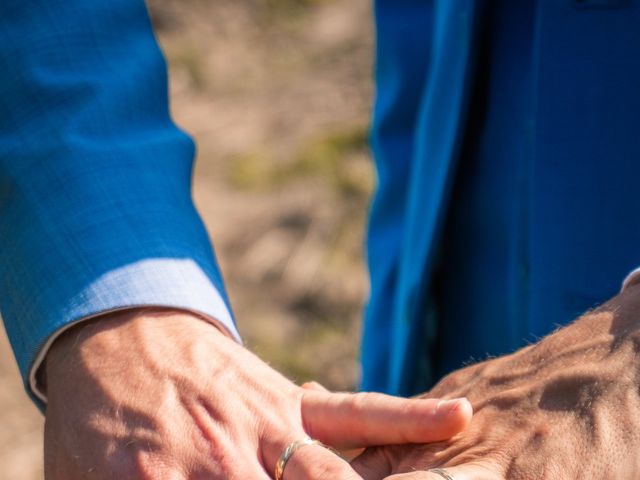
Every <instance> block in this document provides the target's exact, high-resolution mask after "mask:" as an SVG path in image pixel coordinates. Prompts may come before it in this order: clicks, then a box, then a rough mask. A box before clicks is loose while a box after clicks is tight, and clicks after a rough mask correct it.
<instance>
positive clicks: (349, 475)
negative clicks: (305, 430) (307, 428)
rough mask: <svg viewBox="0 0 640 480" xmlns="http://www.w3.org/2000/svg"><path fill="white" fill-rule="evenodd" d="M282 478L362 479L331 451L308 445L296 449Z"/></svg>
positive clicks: (303, 479) (288, 479) (299, 479)
mask: <svg viewBox="0 0 640 480" xmlns="http://www.w3.org/2000/svg"><path fill="white" fill-rule="evenodd" d="M283 480H363V479H362V477H361V476H360V475H358V474H357V473H356V472H355V470H353V468H351V465H349V463H348V462H346V461H345V460H343V459H342V458H340V457H339V456H338V455H336V454H335V453H333V452H332V451H330V450H328V449H326V448H324V447H322V446H320V445H309V446H306V447H303V448H300V449H298V450H297V451H296V452H295V453H294V454H293V455H292V456H291V458H290V459H289V462H287V465H286V467H285V469H284V476H283Z"/></svg>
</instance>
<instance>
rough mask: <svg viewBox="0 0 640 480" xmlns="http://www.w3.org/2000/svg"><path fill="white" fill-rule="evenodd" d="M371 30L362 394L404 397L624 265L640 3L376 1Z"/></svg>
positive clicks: (531, 327) (602, 290)
mask: <svg viewBox="0 0 640 480" xmlns="http://www.w3.org/2000/svg"><path fill="white" fill-rule="evenodd" d="M376 18H377V27H378V47H377V69H376V82H377V99H376V105H375V111H374V121H373V129H372V145H373V150H374V154H375V159H376V162H377V169H378V181H379V186H378V191H377V193H376V197H375V200H374V203H373V207H372V211H371V219H370V228H369V236H368V255H369V267H370V271H371V281H372V291H371V300H370V303H369V307H368V311H367V315H366V325H365V329H364V342H363V349H362V362H363V374H364V378H363V387H364V388H365V389H371V390H383V391H388V392H393V393H400V394H413V393H417V392H418V391H420V390H422V389H424V388H427V387H428V386H429V385H430V384H431V383H432V382H433V381H435V380H437V378H438V377H439V376H440V375H442V374H443V373H446V372H447V371H448V370H450V369H452V368H456V367H459V366H461V365H462V364H463V362H464V361H468V360H469V359H470V358H471V357H475V358H477V357H478V356H485V355H487V354H500V353H505V352H507V351H509V350H513V349H515V348H517V347H519V346H521V345H522V344H524V343H525V342H526V341H527V340H532V339H534V338H535V337H536V336H540V335H544V334H545V333H547V332H549V331H550V330H552V329H553V328H554V327H555V326H556V325H558V324H563V323H566V322H568V321H570V320H571V319H573V318H575V317H576V316H577V315H579V314H580V313H582V312H583V311H585V310H586V309H588V308H590V307H592V306H594V305H596V304H597V303H599V302H602V301H603V300H605V299H607V298H608V297H610V296H612V295H614V294H615V293H616V292H617V291H618V290H619V288H620V283H621V280H622V279H623V278H624V277H625V275H626V274H627V273H628V272H629V271H630V270H631V269H633V268H635V267H636V266H637V265H638V263H640V259H639V255H638V245H640V243H639V242H640V224H639V223H638V218H639V215H640V208H639V207H640V200H639V198H638V180H639V179H640V141H639V138H640V135H639V134H640V126H639V125H640V124H639V122H638V115H639V113H640V94H639V93H638V87H639V86H640V28H638V26H639V25H640V6H639V5H638V2H632V1H621V0H583V1H573V0H562V1H559V0H539V1H537V2H513V1H508V0H499V1H493V2H486V3H485V2H480V1H468V0H447V1H440V2H438V1H434V2H425V1H422V0H404V1H397V0H378V1H377V2H376Z"/></svg>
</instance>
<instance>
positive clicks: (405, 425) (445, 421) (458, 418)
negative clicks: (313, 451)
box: [302, 390, 472, 448]
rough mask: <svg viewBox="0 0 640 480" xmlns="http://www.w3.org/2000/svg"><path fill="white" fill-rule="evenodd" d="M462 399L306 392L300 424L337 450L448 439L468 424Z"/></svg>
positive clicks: (468, 412)
mask: <svg viewBox="0 0 640 480" xmlns="http://www.w3.org/2000/svg"><path fill="white" fill-rule="evenodd" d="M471 415H472V408H471V404H470V403H469V401H468V400H467V399H465V398H459V399H453V400H437V399H406V398H398V397H392V396H389V395H383V394H380V393H352V394H349V393H329V392H323V391H319V390H307V391H305V392H304V394H303V397H302V420H303V422H304V425H305V429H306V431H307V433H308V434H309V435H311V436H312V437H314V438H317V439H319V440H321V441H322V442H324V443H327V444H330V445H333V446H335V447H337V448H353V447H364V446H369V445H390V444H401V443H425V442H435V441H439V440H446V439H448V438H450V437H452V436H453V435H455V434H456V433H458V432H460V431H462V430H463V429H464V428H465V427H466V426H467V425H468V424H469V421H470V420H471Z"/></svg>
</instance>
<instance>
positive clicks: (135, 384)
mask: <svg viewBox="0 0 640 480" xmlns="http://www.w3.org/2000/svg"><path fill="white" fill-rule="evenodd" d="M46 385H47V395H48V400H49V402H48V406H47V410H46V422H45V475H46V478H47V480H94V479H95V480H114V479H122V480H137V479H141V480H205V479H206V480H269V479H271V478H273V472H274V468H275V466H276V462H277V461H278V458H279V456H280V455H281V453H282V452H283V450H284V449H285V447H286V446H287V445H288V444H290V443H291V442H292V441H295V440H299V439H301V438H303V437H305V436H306V435H309V436H311V437H313V438H316V439H318V440H320V441H322V442H323V443H325V444H328V445H331V446H333V447H335V448H338V449H352V448H359V447H365V446H369V445H385V444H401V443H418V442H419V443H423V442H431V441H437V440H443V439H446V438H449V437H451V436H452V435H454V434H456V433H457V432H459V431H460V430H462V429H463V428H464V427H465V426H466V425H467V424H468V422H469V419H470V417H471V407H470V405H469V403H468V402H467V401H465V400H460V401H453V402H448V403H447V402H440V401H438V400H436V399H424V400H406V399H399V398H394V397H389V396H386V395H380V394H342V393H329V392H327V391H324V390H322V389H318V388H301V387H298V386H297V385H294V384H293V383H292V382H290V381H289V380H287V379H286V378H284V377H283V376H281V375H280V374H279V373H277V372H276V371H275V370H273V369H272V368H270V367H269V366H268V365H267V364H265V363H264V362H262V361H261V360H259V359H258V358H257V357H255V356H254V355H253V354H251V353H250V352H249V351H248V350H246V349H244V348H243V347H241V346H240V345H238V344H237V343H236V342H234V341H233V340H231V339H229V338H227V337H226V336H225V335H224V334H222V332H220V331H219V330H218V329H217V328H215V327H214V326H212V325H211V324H209V323H207V322H205V321H204V320H202V319H200V318H198V317H196V316H194V315H190V314H187V313H181V312H177V311H166V312H161V311H150V310H138V311H134V312H129V313H119V314H112V315H110V316H108V317H102V318H100V319H98V320H96V321H94V322H91V323H89V324H86V325H82V326H79V327H76V328H74V329H73V330H71V331H70V332H68V333H67V334H65V335H64V336H63V337H61V338H60V339H58V340H57V341H56V342H55V343H54V345H53V346H52V349H51V350H50V352H49V354H48V356H47V363H46ZM361 478H362V477H361V476H360V475H359V474H358V473H356V472H355V471H354V470H353V468H352V467H351V466H350V464H349V463H348V462H347V461H345V460H343V459H342V458H340V457H339V456H336V455H335V454H333V453H332V452H330V451H329V450H327V449H325V448H322V447H320V446H308V447H304V448H302V449H300V450H298V451H297V452H296V453H295V455H293V456H292V458H291V460H290V461H289V463H288V464H287V466H286V469H285V474H284V480H338V479H339V480H359V479H361ZM365 478H366V477H365Z"/></svg>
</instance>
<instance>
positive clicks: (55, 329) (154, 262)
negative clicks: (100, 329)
mask: <svg viewBox="0 0 640 480" xmlns="http://www.w3.org/2000/svg"><path fill="white" fill-rule="evenodd" d="M140 307H167V308H173V309H178V310H185V311H189V312H192V313H195V314H197V315H199V316H201V317H203V318H204V319H205V320H208V321H210V322H211V323H213V324H214V325H216V326H218V327H221V329H222V330H223V331H225V332H226V333H227V334H229V336H231V337H232V338H234V339H235V340H236V341H238V342H241V338H240V334H239V333H238V330H237V328H236V326H235V323H234V321H233V317H232V314H231V312H230V310H229V307H228V306H227V304H226V302H225V300H224V297H223V295H222V294H221V293H220V292H219V291H218V289H217V288H216V287H215V285H214V284H213V283H212V282H211V281H210V279H209V278H208V277H207V275H206V274H205V273H204V272H203V271H202V269H201V268H200V267H199V266H198V265H197V264H196V263H195V262H194V261H192V260H182V259H146V260H142V261H139V262H136V263H132V264H130V265H126V266H123V267H121V268H119V269H116V270H113V271H110V272H108V273H106V274H105V275H103V276H102V277H101V278H99V279H98V280H96V281H95V282H94V283H93V284H91V285H90V286H89V287H88V288H87V289H86V291H84V292H82V294H81V295H79V297H78V298H77V299H76V302H74V304H73V305H72V306H71V307H70V308H69V310H68V311H67V312H65V315H64V316H62V317H61V318H60V320H59V322H57V324H56V325H53V326H51V327H50V328H49V330H50V331H49V332H46V333H45V332H33V333H34V335H36V336H38V335H42V333H45V335H42V336H43V337H44V338H46V340H45V341H44V343H43V344H42V346H41V347H40V348H39V349H38V353H37V355H36V356H35V360H34V362H33V364H32V366H31V368H30V369H29V374H28V382H29V393H30V394H31V396H32V397H33V399H34V400H35V401H36V403H38V405H39V406H40V407H43V406H44V404H46V397H45V395H44V394H43V392H42V390H41V389H40V388H39V387H38V382H37V376H36V373H37V372H38V369H39V368H40V366H41V365H42V362H43V360H44V358H45V357H46V355H47V352H48V351H49V348H50V347H51V345H52V344H53V342H54V341H55V340H56V339H57V338H58V337H59V336H60V335H62V334H63V333H64V332H65V331H67V330H68V329H70V328H71V327H73V326H75V325H77V324H79V323H81V322H84V321H88V320H91V319H94V318H96V317H98V316H101V315H104V314H106V313H110V312H115V311H119V310H128V309H132V308H140Z"/></svg>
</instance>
